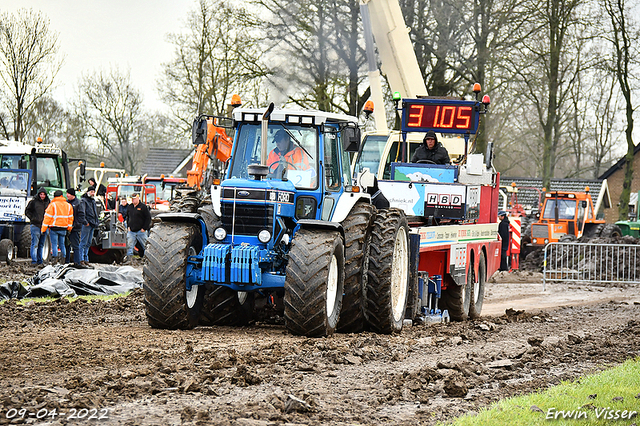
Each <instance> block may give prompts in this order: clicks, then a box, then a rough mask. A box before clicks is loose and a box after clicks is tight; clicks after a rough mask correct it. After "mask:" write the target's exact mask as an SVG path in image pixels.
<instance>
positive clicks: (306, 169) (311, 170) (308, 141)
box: [229, 123, 318, 189]
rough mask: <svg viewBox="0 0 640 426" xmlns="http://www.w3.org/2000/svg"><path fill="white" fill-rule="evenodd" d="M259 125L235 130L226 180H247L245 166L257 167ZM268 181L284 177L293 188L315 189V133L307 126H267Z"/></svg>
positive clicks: (247, 174)
mask: <svg viewBox="0 0 640 426" xmlns="http://www.w3.org/2000/svg"><path fill="white" fill-rule="evenodd" d="M261 135H262V130H261V126H260V125H258V124H244V125H242V126H240V128H239V129H238V134H237V136H236V138H237V139H236V144H235V145H236V151H235V153H234V156H233V160H232V162H233V164H232V165H231V169H230V172H229V177H230V178H244V179H250V176H249V173H248V166H249V165H250V164H260V151H261V141H260V139H261ZM266 165H267V166H268V167H269V174H268V175H267V178H268V179H282V178H283V177H286V178H287V179H289V180H290V181H291V182H293V184H294V185H295V186H296V188H306V189H311V188H316V187H317V186H318V179H317V176H318V173H317V170H318V132H317V129H316V128H315V127H311V126H293V125H285V124H281V123H270V124H269V129H268V132H267V158H266Z"/></svg>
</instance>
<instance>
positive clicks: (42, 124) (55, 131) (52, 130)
mask: <svg viewBox="0 0 640 426" xmlns="http://www.w3.org/2000/svg"><path fill="white" fill-rule="evenodd" d="M66 120H67V112H66V111H65V109H64V108H63V107H62V105H61V104H60V103H59V102H58V101H56V100H55V99H53V98H51V97H49V96H45V97H42V98H40V99H39V100H38V101H37V102H36V103H35V104H34V105H33V108H31V109H30V110H29V111H28V112H27V114H26V115H25V117H24V135H25V136H24V137H25V139H26V140H28V141H35V140H36V138H38V137H41V138H42V140H44V141H46V142H52V143H59V142H60V141H61V140H62V139H63V137H62V134H63V129H64V127H65V124H66Z"/></svg>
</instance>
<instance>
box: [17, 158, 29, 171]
mask: <svg viewBox="0 0 640 426" xmlns="http://www.w3.org/2000/svg"><path fill="white" fill-rule="evenodd" d="M18 168H19V169H26V168H27V159H26V158H25V157H24V155H23V156H21V157H20V160H18Z"/></svg>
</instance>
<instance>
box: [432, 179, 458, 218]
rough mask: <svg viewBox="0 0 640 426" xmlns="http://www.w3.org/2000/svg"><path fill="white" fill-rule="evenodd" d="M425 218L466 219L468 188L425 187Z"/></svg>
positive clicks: (453, 186) (455, 186) (452, 186)
mask: <svg viewBox="0 0 640 426" xmlns="http://www.w3.org/2000/svg"><path fill="white" fill-rule="evenodd" d="M424 189H425V197H424V199H425V202H424V215H425V217H429V216H433V217H434V218H440V219H464V214H465V198H466V187H465V186H463V185H425V188H424Z"/></svg>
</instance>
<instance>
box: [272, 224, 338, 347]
mask: <svg viewBox="0 0 640 426" xmlns="http://www.w3.org/2000/svg"><path fill="white" fill-rule="evenodd" d="M343 285H344V247H343V242H342V237H341V236H340V233H338V232H334V231H327V230H323V229H304V228H303V229H300V230H299V231H298V232H297V233H296V234H295V236H294V238H293V244H292V246H291V250H290V251H289V263H288V265H287V276H286V279H285V282H284V318H285V323H286V326H287V329H288V330H289V332H290V333H292V334H298V335H304V336H308V337H320V336H329V335H331V334H333V332H334V331H335V329H336V326H337V324H338V318H339V316H340V308H341V307H342V293H343Z"/></svg>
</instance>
